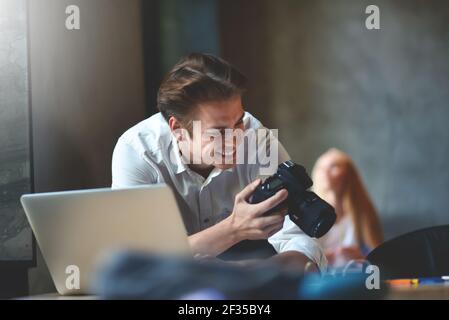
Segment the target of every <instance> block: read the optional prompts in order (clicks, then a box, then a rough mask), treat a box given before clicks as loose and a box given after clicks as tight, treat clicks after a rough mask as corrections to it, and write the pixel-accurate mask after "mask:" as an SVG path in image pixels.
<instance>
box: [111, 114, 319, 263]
mask: <svg viewBox="0 0 449 320" xmlns="http://www.w3.org/2000/svg"><path fill="white" fill-rule="evenodd" d="M243 123H244V128H245V130H246V129H249V128H252V129H258V128H264V127H263V126H262V124H261V123H260V122H259V121H258V120H257V119H256V118H255V117H253V116H252V115H251V114H250V113H248V112H245V115H244V118H243ZM173 155H175V156H173ZM278 155H279V163H281V162H284V161H287V160H289V159H290V157H289V155H288V153H287V152H286V151H285V149H284V148H283V147H282V146H281V144H279V151H278ZM259 171H260V167H259V166H258V165H256V164H237V165H236V166H235V167H234V168H231V169H227V170H220V169H217V168H215V169H214V170H212V172H211V173H210V175H209V176H208V178H207V179H205V178H204V177H202V176H201V175H199V174H198V173H196V172H194V171H192V170H191V169H190V168H189V167H188V166H187V165H186V164H185V163H184V162H183V160H182V158H181V156H180V153H179V148H178V144H177V143H176V139H175V137H174V136H173V134H172V132H171V130H170V128H169V126H168V124H167V122H166V120H165V119H164V118H163V116H162V114H160V113H158V114H155V115H153V116H152V117H150V118H148V119H146V120H144V121H142V122H140V123H138V124H137V125H135V126H134V127H132V128H130V129H129V130H127V131H126V132H125V133H124V134H123V135H122V136H121V137H120V138H119V140H118V142H117V145H116V146H115V149H114V153H113V157H112V188H126V187H131V186H136V185H143V184H156V183H166V184H167V185H169V186H170V187H171V188H172V190H173V191H174V193H175V196H176V200H177V202H178V206H179V208H180V211H181V213H182V218H183V221H184V224H185V226H186V229H187V233H188V234H189V235H191V234H194V233H197V232H199V231H202V230H204V229H207V228H209V227H211V226H212V225H214V224H216V223H218V222H220V221H221V220H223V219H224V218H226V217H227V216H229V215H230V213H231V212H232V210H233V206H234V198H235V195H236V194H237V193H239V192H240V191H241V190H242V189H243V188H244V187H246V186H247V185H248V184H249V183H251V182H252V181H254V180H255V179H257V178H258V177H263V176H261V175H260V172H259ZM273 173H274V172H273ZM268 241H269V243H270V244H271V245H272V246H273V247H274V248H275V250H276V251H277V252H278V253H280V252H285V251H291V250H294V251H298V252H301V253H303V254H304V255H306V256H307V257H308V258H309V259H311V260H312V261H314V262H315V263H316V264H317V265H318V267H319V268H320V269H321V270H324V269H325V268H326V265H327V260H326V257H325V255H324V254H323V252H322V249H321V246H320V244H319V242H318V241H317V240H316V239H312V238H310V237H309V236H307V235H306V234H304V232H302V231H301V230H300V229H299V228H298V227H297V226H296V225H295V224H294V223H293V222H292V221H291V220H290V218H289V217H288V216H287V217H286V218H285V221H284V225H283V229H282V230H281V231H279V232H278V233H276V234H275V235H273V236H272V237H270V238H269V239H268Z"/></svg>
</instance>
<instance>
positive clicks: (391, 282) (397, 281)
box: [386, 279, 419, 286]
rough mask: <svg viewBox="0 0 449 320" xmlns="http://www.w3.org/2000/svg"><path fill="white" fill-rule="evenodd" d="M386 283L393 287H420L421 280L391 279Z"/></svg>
mask: <svg viewBox="0 0 449 320" xmlns="http://www.w3.org/2000/svg"><path fill="white" fill-rule="evenodd" d="M386 282H387V283H388V284H389V285H392V286H410V285H418V283H419V279H391V280H386Z"/></svg>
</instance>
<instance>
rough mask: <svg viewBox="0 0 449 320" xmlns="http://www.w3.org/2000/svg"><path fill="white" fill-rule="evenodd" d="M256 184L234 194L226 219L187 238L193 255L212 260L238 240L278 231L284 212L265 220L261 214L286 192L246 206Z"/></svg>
mask: <svg viewBox="0 0 449 320" xmlns="http://www.w3.org/2000/svg"><path fill="white" fill-rule="evenodd" d="M260 182H261V181H260V180H259V179H258V180H256V181H254V182H252V183H251V184H249V185H248V186H246V187H245V188H244V189H243V190H242V191H241V192H240V193H238V194H237V195H236V197H235V202H234V208H233V212H232V214H231V215H230V216H229V217H227V218H226V219H224V220H223V221H221V222H220V223H217V224H216V225H214V226H212V227H210V228H208V229H206V230H203V231H201V232H198V233H196V234H194V235H192V236H190V237H189V243H190V246H191V248H192V251H193V253H194V254H200V255H207V256H212V257H215V256H217V255H219V254H220V253H222V252H224V251H225V250H227V249H229V248H230V247H232V246H233V245H235V244H236V243H238V242H240V241H243V240H257V239H267V238H268V237H270V236H271V235H273V234H275V233H276V232H278V231H279V230H280V229H281V228H282V224H283V221H284V215H285V212H284V213H280V214H274V215H271V216H268V217H264V216H263V214H264V213H265V212H267V211H268V210H270V209H271V208H274V207H275V206H277V205H278V204H280V203H281V202H283V201H284V200H285V199H286V198H287V196H288V193H287V191H286V190H281V191H279V192H278V193H277V194H275V195H274V196H273V197H271V198H269V199H267V200H265V201H263V202H261V203H258V204H249V203H248V198H249V197H250V196H251V194H252V193H253V192H254V190H255V189H256V188H257V186H258V185H259V184H260Z"/></svg>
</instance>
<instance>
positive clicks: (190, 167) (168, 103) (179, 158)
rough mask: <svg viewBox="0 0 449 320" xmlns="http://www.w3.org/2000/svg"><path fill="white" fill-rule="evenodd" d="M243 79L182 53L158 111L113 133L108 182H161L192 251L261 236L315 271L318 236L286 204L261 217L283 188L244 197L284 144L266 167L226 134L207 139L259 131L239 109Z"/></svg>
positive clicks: (210, 251) (215, 61)
mask: <svg viewBox="0 0 449 320" xmlns="http://www.w3.org/2000/svg"><path fill="white" fill-rule="evenodd" d="M245 83H246V79H245V77H244V76H243V75H242V74H241V73H240V72H239V71H238V70H237V69H236V68H235V67H233V66H232V65H230V64H229V63H227V62H226V61H224V60H222V59H220V58H217V57H214V56H212V55H207V54H191V55H189V56H187V57H186V58H184V59H182V60H181V61H180V62H179V63H178V64H176V65H175V66H174V67H173V69H172V70H171V71H170V72H169V74H168V75H167V76H166V78H165V79H164V81H163V83H162V84H161V87H160V89H159V93H158V108H159V110H160V111H161V112H160V113H158V114H156V115H154V116H152V117H150V118H148V119H146V120H144V121H142V122H141V123H139V124H137V125H136V126H134V127H132V128H131V129H129V130H128V131H126V132H125V133H124V134H123V135H122V136H121V137H120V138H119V140H118V142H117V145H116V147H115V149H114V154H113V159H112V187H113V188H122V187H130V186H135V185H142V184H155V183H166V184H168V185H169V186H170V187H171V188H172V189H173V191H174V193H175V196H176V198H177V201H178V205H179V206H180V209H181V212H182V215H183V220H184V223H185V226H186V229H187V232H188V234H189V243H190V245H191V247H192V250H193V252H194V253H195V254H199V255H207V256H212V257H216V256H218V255H220V254H221V253H223V252H225V251H226V250H227V249H229V248H231V247H232V246H234V245H236V244H238V243H239V242H241V241H243V240H260V239H268V241H269V243H270V244H271V245H272V246H273V247H274V249H275V250H276V252H277V253H278V254H277V255H275V256H274V257H272V258H271V259H272V260H273V261H276V262H279V263H281V264H283V265H286V266H288V267H292V268H295V269H296V270H299V271H304V268H305V266H306V265H310V263H312V264H313V265H315V266H317V267H318V268H319V269H321V270H323V269H324V268H325V267H326V263H327V261H326V258H325V256H324V254H323V253H322V250H321V248H320V246H319V244H318V242H317V241H316V240H315V239H312V238H310V237H309V236H307V235H306V234H304V233H303V232H302V231H301V230H300V229H299V228H298V227H297V226H296V225H295V224H294V223H293V222H292V221H291V220H290V219H289V217H288V216H286V213H287V210H286V209H284V210H281V212H278V213H276V214H273V215H269V216H264V213H266V212H267V211H268V210H270V209H271V208H274V207H275V206H277V205H278V204H280V203H282V202H283V201H284V200H285V199H286V197H287V195H288V192H287V190H281V191H279V192H278V193H277V194H276V195H274V196H273V197H271V198H269V199H267V200H265V201H263V202H261V203H258V204H250V203H249V198H250V196H251V194H252V193H253V191H254V190H255V189H256V187H257V186H258V185H259V184H260V183H261V179H260V178H261V177H264V176H267V175H269V174H272V173H274V172H275V171H276V168H277V163H281V162H284V161H286V160H289V159H290V157H289V155H288V154H287V152H286V151H285V150H284V148H283V147H282V146H281V145H280V144H277V146H278V148H277V149H276V150H274V153H273V155H277V157H276V159H275V160H276V161H275V163H276V166H274V170H273V167H271V171H270V172H267V171H266V170H265V171H264V170H263V169H264V167H263V166H262V165H261V164H260V163H257V161H256V162H254V161H250V160H249V158H250V157H255V156H254V155H253V154H249V153H251V152H252V151H246V153H247V154H246V155H245V156H246V158H245V159H246V160H244V161H237V159H240V157H237V150H242V149H239V147H240V146H243V145H244V144H243V143H242V142H241V141H242V140H239V139H238V138H235V139H234V138H232V139H231V144H229V143H228V142H229V141H228V140H226V141H225V140H223V139H222V137H223V135H221V136H220V138H219V139H211V135H210V134H209V135H207V134H205V133H206V132H207V133H210V132H212V133H215V134H216V133H223V132H224V131H226V132H229V131H231V132H237V131H240V132H248V131H249V130H259V129H264V127H263V126H262V124H261V123H260V122H259V121H258V120H257V119H256V118H254V117H253V116H252V115H251V114H249V113H248V112H245V111H244V110H243V107H242V101H241V97H242V94H243V92H244V90H245ZM198 124H199V127H198ZM195 133H198V134H197V135H195ZM269 137H272V136H270V135H269ZM211 140H212V141H211ZM217 141H218V142H220V143H219V144H218V148H217ZM259 142H260V141H259ZM259 142H258V143H259ZM272 145H274V144H273V143H272ZM268 146H270V144H269V143H268ZM248 150H249V149H248ZM270 150H272V149H271V147H270ZM253 153H254V152H253ZM198 160H199V161H198ZM229 160H230V161H229ZM160 214H163V212H161V213H160Z"/></svg>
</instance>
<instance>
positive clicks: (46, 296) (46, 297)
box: [17, 292, 97, 300]
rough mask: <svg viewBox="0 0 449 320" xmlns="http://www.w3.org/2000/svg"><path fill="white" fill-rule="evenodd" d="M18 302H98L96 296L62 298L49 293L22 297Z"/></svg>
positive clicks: (57, 294)
mask: <svg viewBox="0 0 449 320" xmlns="http://www.w3.org/2000/svg"><path fill="white" fill-rule="evenodd" d="M17 300H97V297H96V296H87V295H86V296H61V295H60V294H59V293H56V292H55V293H47V294H41V295H36V296H28V297H21V298H18V299H17Z"/></svg>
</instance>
